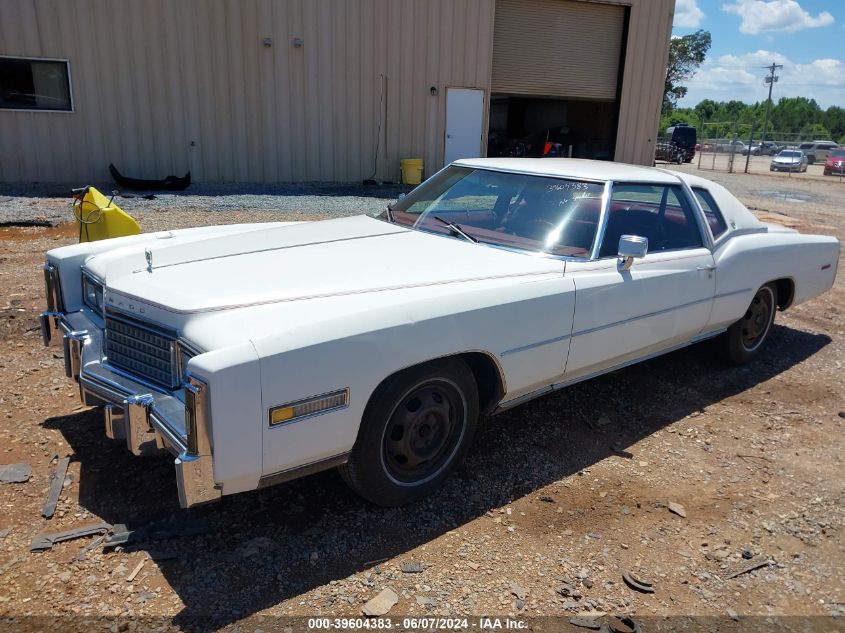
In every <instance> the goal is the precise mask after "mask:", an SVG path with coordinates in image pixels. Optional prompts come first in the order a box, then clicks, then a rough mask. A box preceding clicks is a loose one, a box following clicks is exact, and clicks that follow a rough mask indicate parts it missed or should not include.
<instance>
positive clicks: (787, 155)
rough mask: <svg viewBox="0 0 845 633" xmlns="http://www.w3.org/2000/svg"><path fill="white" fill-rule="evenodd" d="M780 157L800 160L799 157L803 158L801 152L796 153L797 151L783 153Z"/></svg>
mask: <svg viewBox="0 0 845 633" xmlns="http://www.w3.org/2000/svg"><path fill="white" fill-rule="evenodd" d="M778 156H781V157H784V158H798V157H800V156H801V152H796V151H795V150H792V151H783V152H781V153H780V154H778Z"/></svg>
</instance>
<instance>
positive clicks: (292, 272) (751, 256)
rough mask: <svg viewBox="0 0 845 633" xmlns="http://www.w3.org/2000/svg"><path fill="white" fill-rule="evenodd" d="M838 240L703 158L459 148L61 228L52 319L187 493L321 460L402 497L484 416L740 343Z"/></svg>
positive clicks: (124, 424)
mask: <svg viewBox="0 0 845 633" xmlns="http://www.w3.org/2000/svg"><path fill="white" fill-rule="evenodd" d="M838 258H839V243H838V242H837V240H836V239H834V238H832V237H826V236H821V235H802V234H799V233H797V232H795V231H793V230H790V229H786V228H783V227H780V226H772V225H767V224H763V223H761V222H760V221H758V220H757V219H756V218H755V216H754V215H752V214H751V213H750V212H749V211H748V210H747V209H746V208H745V207H744V206H743V205H742V204H741V203H740V202H739V201H738V200H737V199H736V198H735V197H734V196H732V195H731V194H730V193H729V192H728V191H727V190H726V189H725V188H723V187H721V186H720V185H717V184H715V183H713V182H710V181H708V180H704V179H702V178H698V177H695V176H691V175H687V174H681V173H673V172H670V171H665V170H660V169H653V168H645V167H636V166H630V165H621V164H616V163H608V162H593V161H584V160H571V159H478V160H462V161H458V162H456V163H453V164H452V165H450V166H449V167H447V168H445V169H443V170H442V171H440V172H439V173H437V174H436V175H435V176H433V177H432V178H431V179H429V180H428V181H426V182H424V183H423V184H422V185H420V186H419V187H418V188H417V189H415V190H414V191H413V192H411V193H410V194H409V195H408V196H407V197H404V198H403V199H401V200H399V201H398V202H397V203H395V204H393V205H392V206H391V207H390V208H389V209H388V210H386V211H385V212H384V213H383V214H382V215H380V216H379V217H377V218H376V217H366V216H358V217H348V218H341V219H335V220H326V221H322V222H305V223H271V224H253V225H238V226H219V227H211V228H197V229H188V230H183V231H172V232H165V233H156V234H146V235H138V236H133V237H126V238H118V239H113V240H106V241H102V242H94V243H85V244H78V245H73V246H66V247H63V248H59V249H56V250H52V251H50V252H49V253H48V254H47V262H46V264H45V267H44V271H45V279H46V292H47V303H48V309H47V311H46V312H45V313H44V314H43V315H42V323H41V324H42V333H43V336H44V340H45V342H46V343H48V344H49V343H50V341H51V340H57V339H59V340H62V342H63V345H64V351H65V366H66V370H67V374H68V376H70V377H72V378H73V379H74V380H76V381H78V383H79V389H80V395H81V397H82V400H83V402H85V403H86V404H90V405H102V406H103V407H104V418H105V433H106V434H107V435H108V436H109V437H111V438H115V439H117V438H120V439H123V440H124V441H125V442H126V444H127V446H128V448H129V450H130V451H132V453H134V454H136V455H142V454H146V453H150V452H155V451H160V450H166V451H170V452H171V453H172V454H173V455H174V456H175V458H176V459H175V465H176V481H177V485H178V490H179V499H180V503H181V505H182V506H183V507H188V506H193V505H195V504H199V503H203V502H208V501H212V500H215V499H218V498H219V497H220V496H221V495H230V494H234V493H238V492H242V491H246V490H253V489H255V488H259V487H263V486H267V485H270V484H274V483H278V482H282V481H286V480H289V479H292V478H295V477H300V476H302V475H305V474H308V473H312V472H315V471H318V470H323V469H327V468H331V467H339V468H340V472H341V473H342V475H343V477H344V479H345V480H346V481H347V482H348V483H349V485H350V486H351V487H352V488H353V489H354V490H355V491H357V492H358V493H360V494H361V495H362V496H364V497H365V498H367V499H369V500H370V501H373V502H375V503H378V504H383V505H393V504H400V503H405V502H408V501H411V500H413V499H416V498H418V497H420V496H422V495H425V494H427V493H429V492H431V491H432V490H434V489H435V488H436V487H437V486H438V485H440V484H441V483H442V482H443V480H444V479H445V478H446V477H447V476H448V475H449V473H450V472H451V471H452V470H453V469H454V468H455V466H456V465H457V464H458V463H459V462H460V461H461V459H462V457H463V456H464V454H465V453H466V451H467V449H468V447H469V445H470V442H471V440H472V437H473V433H474V431H475V429H476V425H477V423H478V420H479V418H480V417H481V416H486V415H490V414H494V413H497V412H499V411H503V410H505V409H508V408H510V407H514V406H516V405H519V404H521V403H523V402H526V401H528V400H530V399H532V398H536V397H538V396H541V395H543V394H546V393H549V392H551V391H554V390H556V389H560V388H562V387H565V386H567V385H571V384H572V383H575V382H578V381H580V380H585V379H588V378H590V377H593V376H596V375H598V374H602V373H605V372H608V371H612V370H614V369H618V368H619V367H622V366H624V365H629V364H631V363H635V362H637V361H640V360H643V359H647V358H651V357H653V356H656V355H658V354H663V353H666V352H669V351H672V350H675V349H678V348H680V347H683V346H685V345H689V344H691V343H695V342H697V341H702V340H704V339H708V338H711V337H716V336H718V337H720V338H721V341H722V345H723V347H724V351H725V354H726V358H727V359H728V360H729V361H732V362H735V363H742V362H745V361H747V360H749V359H750V358H752V357H753V356H754V355H755V354H756V353H757V352H758V351H759V349H760V347H761V345H763V343H764V341H765V340H766V336H767V335H768V333H769V330H770V329H771V327H772V322H773V321H774V318H775V312H776V311H777V310H778V309H781V310H785V309H787V308H789V307H790V306H793V305H796V304H798V303H801V302H802V301H806V300H808V299H810V298H812V297H815V296H816V295H818V294H820V293H823V292H825V291H826V290H828V289H829V288H830V287H831V285H832V284H833V281H834V277H835V275H836V269H837V263H838Z"/></svg>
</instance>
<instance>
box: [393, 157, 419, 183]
mask: <svg viewBox="0 0 845 633" xmlns="http://www.w3.org/2000/svg"><path fill="white" fill-rule="evenodd" d="M399 165H400V168H401V170H402V182H403V183H405V184H406V185H418V184H420V183H421V182H422V179H423V160H422V158H406V159H404V160H400V161H399Z"/></svg>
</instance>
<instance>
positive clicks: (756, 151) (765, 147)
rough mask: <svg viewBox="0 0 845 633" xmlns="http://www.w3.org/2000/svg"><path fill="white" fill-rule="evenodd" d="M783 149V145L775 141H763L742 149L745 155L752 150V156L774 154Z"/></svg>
mask: <svg viewBox="0 0 845 633" xmlns="http://www.w3.org/2000/svg"><path fill="white" fill-rule="evenodd" d="M782 149H784V146H783V145H778V144H777V143H775V142H773V141H763V142H762V143H757V144H756V145H752V146H751V147H750V148H746V149H744V150H742V154H743V156H745V155H747V154H748V152H749V151H750V152H751V155H752V156H774V155H776V154H777V153H778V152H780V151H781V150H782Z"/></svg>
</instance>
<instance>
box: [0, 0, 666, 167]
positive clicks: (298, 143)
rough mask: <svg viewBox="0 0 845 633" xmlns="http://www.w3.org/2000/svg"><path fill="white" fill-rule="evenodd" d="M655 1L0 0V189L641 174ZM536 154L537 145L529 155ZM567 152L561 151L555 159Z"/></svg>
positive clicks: (660, 29)
mask: <svg viewBox="0 0 845 633" xmlns="http://www.w3.org/2000/svg"><path fill="white" fill-rule="evenodd" d="M673 9H674V0H605V1H602V2H594V1H592V0H0V180H2V181H7V182H20V181H42V182H48V181H54V182H78V183H83V182H87V181H95V180H106V179H108V165H109V163H114V164H115V165H117V166H118V167H119V169H120V170H121V171H122V172H124V173H126V174H130V175H132V176H136V177H142V178H161V177H163V176H165V175H167V174H178V175H181V174H183V173H184V172H186V171H188V170H190V171H191V172H192V174H193V178H194V180H195V181H203V182H216V181H239V182H284V181H360V180H361V179H364V178H368V177H372V176H375V178H377V179H379V180H397V179H398V178H399V160H400V159H402V158H415V157H419V158H423V159H424V160H425V164H426V174H427V175H430V174H431V173H433V172H434V170H435V169H437V168H439V167H441V166H442V165H443V164H444V161H447V160H449V159H452V158H455V157H460V156H470V155H475V156H478V155H487V154H489V155H509V154H520V153H536V152H538V151H541V152H542V151H544V150H545V149H548V148H549V147H551V148H552V153H561V152H563V153H565V154H568V153H569V152H570V151H571V153H572V155H573V156H583V157H589V158H596V157H597V158H612V159H615V160H617V161H624V162H632V163H642V164H650V163H651V161H652V157H653V155H654V139H655V133H656V129H657V123H658V117H659V110H660V104H661V98H662V91H663V78H664V73H665V64H666V58H667V54H668V46H669V37H670V33H671V25H672V14H673ZM547 142H548V143H550V145H546V143H547ZM570 148H571V149H570Z"/></svg>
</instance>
